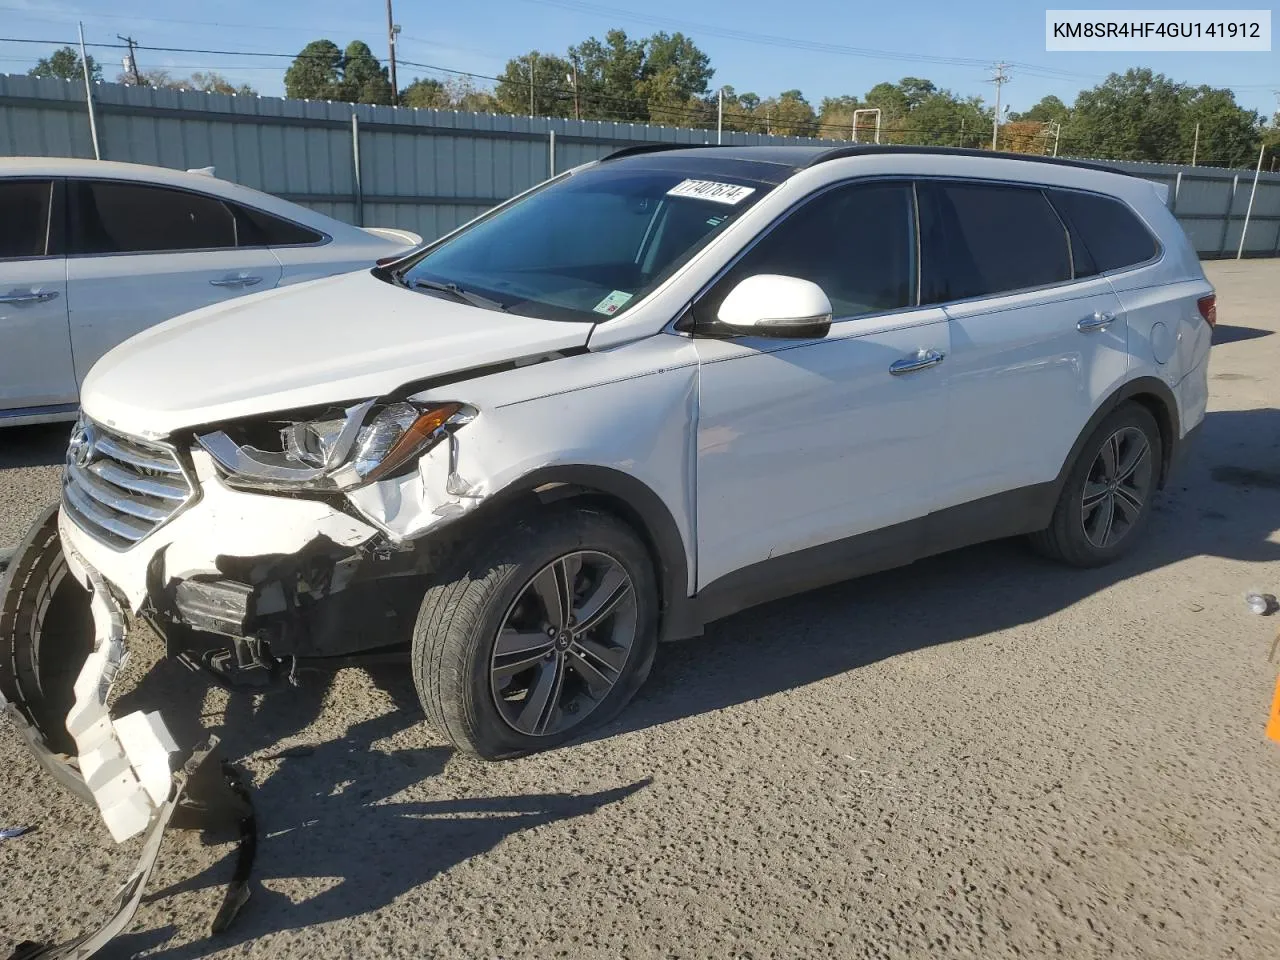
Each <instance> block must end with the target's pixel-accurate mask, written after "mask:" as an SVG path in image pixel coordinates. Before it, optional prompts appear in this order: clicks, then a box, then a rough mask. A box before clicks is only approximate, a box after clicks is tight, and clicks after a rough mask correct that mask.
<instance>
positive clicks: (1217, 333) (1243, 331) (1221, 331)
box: [1213, 323, 1275, 346]
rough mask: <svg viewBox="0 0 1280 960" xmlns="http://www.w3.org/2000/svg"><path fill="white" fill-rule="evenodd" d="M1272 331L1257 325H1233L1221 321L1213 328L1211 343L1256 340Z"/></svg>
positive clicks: (1269, 334) (1215, 344) (1267, 335)
mask: <svg viewBox="0 0 1280 960" xmlns="http://www.w3.org/2000/svg"><path fill="white" fill-rule="evenodd" d="M1274 332H1275V331H1274V330H1262V329H1259V328H1258V327H1235V326H1231V325H1230V324H1225V323H1222V324H1218V325H1217V326H1216V327H1214V328H1213V345H1214V346H1217V345H1218V344H1220V343H1238V342H1239V341H1241V340H1256V339H1258V338H1259V337H1269V336H1271V334H1273V333H1274Z"/></svg>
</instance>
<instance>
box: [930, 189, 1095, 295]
mask: <svg viewBox="0 0 1280 960" xmlns="http://www.w3.org/2000/svg"><path fill="white" fill-rule="evenodd" d="M920 189H921V209H920V219H921V224H920V227H921V238H922V246H923V250H922V252H921V266H922V269H923V271H924V283H923V287H924V289H925V290H926V291H927V297H926V301H925V302H935V303H936V302H940V301H947V300H965V299H968V298H970V297H984V296H992V295H995V294H999V293H1004V292H1007V291H1011V290H1023V289H1026V288H1028V287H1040V286H1045V285H1046V284H1051V283H1061V282H1062V281H1064V280H1070V279H1071V252H1070V247H1069V246H1068V242H1067V231H1066V228H1065V227H1064V226H1063V224H1062V221H1061V220H1060V219H1059V218H1058V215H1057V214H1056V213H1055V212H1054V209H1053V207H1052V206H1050V205H1049V201H1048V199H1046V197H1045V195H1044V193H1043V192H1042V191H1041V190H1039V189H1038V188H1035V187H1016V186H1004V185H998V184H990V185H988V184H972V183H945V182H922V183H921V184H920Z"/></svg>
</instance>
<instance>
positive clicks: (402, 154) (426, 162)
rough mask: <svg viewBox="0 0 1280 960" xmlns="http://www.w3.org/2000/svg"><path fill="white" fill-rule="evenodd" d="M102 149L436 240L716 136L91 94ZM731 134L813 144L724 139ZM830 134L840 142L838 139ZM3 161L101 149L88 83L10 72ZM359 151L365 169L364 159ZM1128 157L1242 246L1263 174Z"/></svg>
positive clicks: (1276, 248) (1265, 193) (1202, 245)
mask: <svg viewBox="0 0 1280 960" xmlns="http://www.w3.org/2000/svg"><path fill="white" fill-rule="evenodd" d="M94 102H95V104H96V107H97V113H98V128H99V129H98V137H99V147H100V149H101V152H102V157H103V159H107V160H126V161H130V162H133V163H150V164H157V165H160V166H166V167H174V168H178V169H189V168H193V167H204V166H214V167H216V168H217V174H218V176H220V177H224V178H226V179H228V180H234V181H236V182H238V183H242V184H245V185H246V186H249V187H254V188H257V189H259V190H265V191H267V192H268V193H273V194H276V195H277V196H281V197H284V198H285V199H287V200H293V201H295V202H297V203H302V204H304V205H306V206H308V207H311V208H312V209H315V210H318V211H320V212H321V213H326V214H329V215H330V216H333V217H337V218H338V219H341V220H346V221H348V222H352V223H360V224H363V225H365V226H396V227H403V228H406V229H409V230H414V231H417V232H418V233H420V234H422V235H423V236H424V237H426V238H428V239H430V238H433V237H437V236H439V235H440V234H442V233H445V232H447V231H449V230H451V229H452V228H453V227H455V226H457V225H458V224H460V223H464V222H466V221H467V220H470V219H471V218H472V217H474V216H476V215H478V214H480V213H482V212H483V211H484V210H486V209H488V208H489V207H491V206H493V205H494V204H495V203H498V202H500V201H502V200H505V199H506V198H508V197H510V196H513V195H514V194H516V193H519V192H520V191H521V190H524V189H526V188H528V187H530V186H533V185H534V184H535V183H538V182H539V181H541V180H544V179H545V178H546V177H548V176H549V175H550V174H552V173H553V172H555V171H556V170H564V169H567V168H568V167H571V166H574V165H576V164H579V163H583V162H585V161H587V160H592V159H595V158H597V157H601V156H603V155H604V154H606V153H609V152H610V151H612V150H617V149H619V148H621V147H625V146H630V145H633V144H639V143H661V142H670V143H699V144H700V143H708V142H714V141H715V138H716V133H715V131H714V130H690V129H683V128H672V127H658V126H649V125H647V124H631V123H610V122H603V121H593V120H583V121H575V120H559V119H548V118H538V117H508V116H495V115H492V114H483V113H455V112H452V111H438V110H409V109H399V108H394V107H375V106H365V105H356V106H352V105H351V104H347V103H330V102H321V101H310V100H283V99H278V98H274V97H232V96H224V95H220V94H205V93H195V92H179V91H173V90H152V89H149V88H136V87H126V86H122V85H118V84H98V85H96V86H95V88H94ZM724 142H725V143H726V144H748V143H816V142H823V141H814V140H808V139H805V138H798V137H770V136H765V135H763V134H746V133H730V132H726V133H725V134H724ZM826 142H830V141H826ZM0 156H59V157H92V156H93V143H92V140H91V139H90V134H89V123H88V117H87V111H86V109H85V102H84V85H83V84H81V83H75V82H65V81H62V80H51V79H35V78H32V77H25V76H4V75H0ZM357 158H358V161H359V162H358V167H357ZM1114 165H1115V166H1117V167H1119V168H1121V169H1124V170H1128V171H1131V172H1136V173H1140V174H1141V175H1143V176H1147V177H1150V178H1151V179H1154V180H1160V181H1163V182H1165V183H1168V184H1169V185H1170V187H1171V204H1172V206H1173V209H1174V212H1175V213H1176V215H1177V216H1178V219H1179V220H1181V221H1182V224H1183V226H1184V227H1185V228H1186V230H1187V233H1188V235H1189V236H1190V237H1191V239H1192V242H1193V243H1194V244H1195V245H1196V249H1197V250H1198V251H1199V252H1200V255H1201V256H1202V257H1209V258H1212V257H1221V256H1235V254H1236V249H1237V247H1238V245H1239V242H1240V235H1241V229H1242V227H1243V224H1244V217H1245V211H1246V208H1247V207H1248V203H1249V194H1250V189H1251V187H1252V184H1253V171H1252V170H1249V171H1236V170H1222V169H1217V168H1210V167H1181V166H1174V165H1168V164H1145V163H1126V162H1120V161H1116V162H1115V163H1114ZM1277 254H1280V175H1277V174H1263V175H1262V177H1261V179H1260V180H1259V183H1258V191H1257V196H1256V197H1255V198H1254V204H1253V211H1252V215H1251V216H1250V218H1249V233H1248V243H1247V244H1246V246H1245V255H1246V256H1276V255H1277Z"/></svg>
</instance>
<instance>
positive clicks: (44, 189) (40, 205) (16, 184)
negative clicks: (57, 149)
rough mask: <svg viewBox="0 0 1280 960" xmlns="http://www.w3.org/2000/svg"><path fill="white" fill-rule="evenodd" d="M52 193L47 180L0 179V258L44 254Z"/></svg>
mask: <svg viewBox="0 0 1280 960" xmlns="http://www.w3.org/2000/svg"><path fill="white" fill-rule="evenodd" d="M52 195H53V182H52V181H51V180H7V181H4V180H0V258H3V259H8V258H12V257H42V256H44V255H45V252H46V250H48V243H49V206H50V198H51V197H52Z"/></svg>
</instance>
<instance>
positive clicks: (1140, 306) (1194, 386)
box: [1108, 179, 1213, 434]
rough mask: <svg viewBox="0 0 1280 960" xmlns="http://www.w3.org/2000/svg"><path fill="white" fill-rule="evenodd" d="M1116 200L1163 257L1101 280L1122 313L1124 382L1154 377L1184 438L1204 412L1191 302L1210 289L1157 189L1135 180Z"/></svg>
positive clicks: (1198, 321)
mask: <svg viewBox="0 0 1280 960" xmlns="http://www.w3.org/2000/svg"><path fill="white" fill-rule="evenodd" d="M1124 193H1125V195H1124V196H1122V197H1121V199H1124V200H1125V201H1126V202H1127V203H1128V204H1129V206H1130V207H1132V208H1133V210H1134V211H1135V212H1136V213H1137V214H1138V215H1139V216H1140V217H1141V218H1142V219H1143V221H1145V222H1146V224H1147V226H1148V227H1149V228H1150V229H1151V230H1152V232H1153V233H1155V235H1156V236H1157V238H1158V239H1159V241H1160V244H1161V246H1162V248H1163V249H1162V252H1161V255H1160V257H1159V259H1158V260H1156V261H1155V262H1154V263H1151V264H1148V265H1145V266H1140V267H1137V268H1134V269H1129V270H1119V271H1116V272H1114V273H1112V274H1110V275H1109V276H1108V279H1109V280H1110V282H1111V285H1112V287H1113V289H1114V290H1115V292H1116V296H1117V297H1118V298H1119V300H1120V304H1121V306H1122V307H1123V308H1124V311H1125V317H1126V326H1127V330H1128V337H1129V356H1130V365H1131V369H1130V379H1133V378H1136V377H1140V376H1153V377H1157V378H1159V379H1160V380H1162V381H1164V382H1165V383H1166V384H1168V385H1169V387H1170V389H1172V390H1173V393H1174V396H1175V397H1176V398H1177V399H1178V406H1179V410H1178V422H1179V425H1180V430H1181V433H1183V434H1185V433H1186V431H1188V430H1190V429H1191V428H1192V427H1194V426H1195V425H1196V424H1197V423H1199V422H1200V419H1201V418H1202V417H1203V415H1204V406H1205V401H1206V399H1207V382H1208V380H1207V366H1208V357H1209V346H1210V342H1211V339H1212V333H1213V331H1212V329H1211V328H1210V327H1209V325H1208V324H1207V323H1206V322H1205V321H1204V318H1203V317H1201V316H1200V310H1199V307H1198V305H1197V301H1198V300H1199V299H1200V298H1201V297H1203V296H1206V295H1207V294H1210V293H1212V292H1213V286H1212V285H1211V284H1210V283H1209V281H1208V280H1207V279H1206V278H1205V275H1204V270H1203V268H1202V267H1201V266H1200V261H1199V259H1198V258H1197V257H1196V254H1195V250H1194V249H1193V248H1192V246H1191V244H1190V242H1189V241H1188V239H1187V236H1186V233H1185V232H1184V231H1183V229H1182V226H1181V225H1180V224H1179V223H1178V221H1177V220H1176V219H1175V218H1174V216H1173V214H1172V212H1170V210H1169V208H1168V207H1167V206H1166V205H1165V203H1164V202H1163V200H1162V199H1161V198H1160V195H1159V193H1158V192H1157V190H1156V188H1155V187H1154V186H1153V185H1152V184H1149V183H1147V182H1146V181H1143V180H1137V179H1135V180H1134V181H1133V183H1132V184H1130V185H1127V186H1126V189H1125V190H1124Z"/></svg>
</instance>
